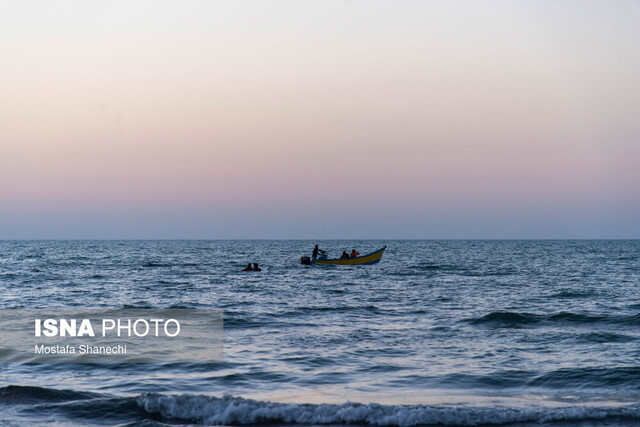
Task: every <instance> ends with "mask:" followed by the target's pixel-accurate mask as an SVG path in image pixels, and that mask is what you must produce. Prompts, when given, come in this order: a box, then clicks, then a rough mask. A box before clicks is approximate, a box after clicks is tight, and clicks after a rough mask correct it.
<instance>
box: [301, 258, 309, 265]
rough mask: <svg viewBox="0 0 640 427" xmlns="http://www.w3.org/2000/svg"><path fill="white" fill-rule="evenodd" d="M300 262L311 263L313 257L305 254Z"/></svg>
mask: <svg viewBox="0 0 640 427" xmlns="http://www.w3.org/2000/svg"><path fill="white" fill-rule="evenodd" d="M300 264H304V265H311V258H309V257H308V256H303V257H302V258H300Z"/></svg>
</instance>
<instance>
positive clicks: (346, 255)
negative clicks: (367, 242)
mask: <svg viewBox="0 0 640 427" xmlns="http://www.w3.org/2000/svg"><path fill="white" fill-rule="evenodd" d="M340 259H349V254H348V253H347V251H342V256H341V257H340Z"/></svg>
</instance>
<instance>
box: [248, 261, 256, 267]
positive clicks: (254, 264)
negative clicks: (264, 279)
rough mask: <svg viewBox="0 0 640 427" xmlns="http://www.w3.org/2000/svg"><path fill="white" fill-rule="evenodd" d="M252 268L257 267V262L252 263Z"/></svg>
mask: <svg viewBox="0 0 640 427" xmlns="http://www.w3.org/2000/svg"><path fill="white" fill-rule="evenodd" d="M249 265H251V264H249ZM253 268H258V263H257V262H254V263H253Z"/></svg>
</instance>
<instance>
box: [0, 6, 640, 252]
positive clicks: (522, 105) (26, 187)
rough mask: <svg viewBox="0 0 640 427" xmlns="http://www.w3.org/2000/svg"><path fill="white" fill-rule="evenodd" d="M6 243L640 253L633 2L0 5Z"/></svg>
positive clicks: (1, 221)
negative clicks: (515, 246) (169, 242)
mask: <svg viewBox="0 0 640 427" xmlns="http://www.w3.org/2000/svg"><path fill="white" fill-rule="evenodd" d="M0 58H1V62H0V238H4V239H21V238H26V239H39V238H44V239H49V238H64V239H92V238H98V239H128V238H131V239H154V238H189V239H216V238H221V239H226V238H242V239H245V238H247V239H251V238H309V239H323V238H345V239H357V238H379V239H392V238H456V239H465V238H496V239H503V238H640V185H639V184H640V0H627V1H624V0H611V1H592V0H573V1H572V0H560V1H558V0H530V1H524V0H487V1H484V2H478V1H475V0H466V1H465V0H460V1H455V2H452V1H448V0H442V1H437V0H433V1H402V0H401V1H375V0H366V1H365V0H362V1H360V0H351V1H349V0H343V1H331V0H329V1H300V0H293V1H269V2H261V1H213V0H206V1H197V0H192V1H186V2H185V1H166V0H153V1H109V2H98V1H84V0H82V1H64V0H63V1H59V2H50V1H30V0H27V1H20V2H16V1H5V0H0Z"/></svg>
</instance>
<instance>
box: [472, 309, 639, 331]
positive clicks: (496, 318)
mask: <svg viewBox="0 0 640 427" xmlns="http://www.w3.org/2000/svg"><path fill="white" fill-rule="evenodd" d="M463 322H468V323H471V324H474V325H488V326H496V327H518V326H528V325H536V324H539V323H569V324H577V325H580V324H594V323H608V324H613V325H623V326H640V314H636V315H632V316H604V315H603V316H595V315H588V314H578V313H571V312H566V311H562V312H559V313H554V314H548V315H543V314H533V313H519V312H513V311H494V312H491V313H489V314H487V315H484V316H482V317H477V318H471V319H465V320H463Z"/></svg>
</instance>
